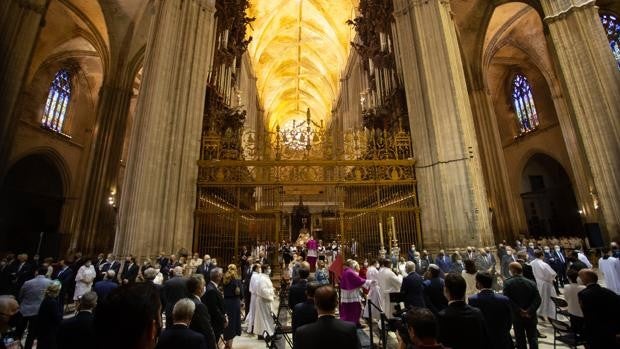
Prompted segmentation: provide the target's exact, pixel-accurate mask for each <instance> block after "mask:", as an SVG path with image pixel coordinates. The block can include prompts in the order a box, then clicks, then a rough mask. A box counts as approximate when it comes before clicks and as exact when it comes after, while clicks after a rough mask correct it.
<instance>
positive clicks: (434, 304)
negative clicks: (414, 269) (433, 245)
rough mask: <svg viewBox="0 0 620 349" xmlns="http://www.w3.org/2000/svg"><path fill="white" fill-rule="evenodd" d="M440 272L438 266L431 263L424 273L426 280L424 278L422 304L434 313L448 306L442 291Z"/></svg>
mask: <svg viewBox="0 0 620 349" xmlns="http://www.w3.org/2000/svg"><path fill="white" fill-rule="evenodd" d="M440 274H441V270H440V269H439V267H438V266H436V265H435V264H431V265H430V266H429V267H428V272H427V273H426V280H424V304H426V307H428V309H430V310H431V311H432V312H433V314H435V315H437V314H439V312H440V311H442V310H443V309H445V308H446V307H447V306H448V300H447V299H446V296H445V295H444V292H443V289H444V280H443V279H442V278H441V277H440Z"/></svg>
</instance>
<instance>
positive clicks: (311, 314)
mask: <svg viewBox="0 0 620 349" xmlns="http://www.w3.org/2000/svg"><path fill="white" fill-rule="evenodd" d="M319 286H320V284H319V283H317V282H316V281H313V282H309V283H308V286H307V287H306V301H305V302H302V303H297V304H296V305H295V307H294V308H293V319H292V324H291V325H292V326H291V327H292V330H293V340H294V339H295V330H297V329H298V328H299V327H301V326H303V325H307V324H311V323H313V322H315V321H316V320H317V319H318V317H319V314H318V313H317V311H316V306H315V305H314V292H315V291H316V289H317V288H319Z"/></svg>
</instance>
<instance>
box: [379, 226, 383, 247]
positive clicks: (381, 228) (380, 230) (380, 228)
mask: <svg viewBox="0 0 620 349" xmlns="http://www.w3.org/2000/svg"><path fill="white" fill-rule="evenodd" d="M379 238H380V239H381V246H382V247H383V224H381V222H379Z"/></svg>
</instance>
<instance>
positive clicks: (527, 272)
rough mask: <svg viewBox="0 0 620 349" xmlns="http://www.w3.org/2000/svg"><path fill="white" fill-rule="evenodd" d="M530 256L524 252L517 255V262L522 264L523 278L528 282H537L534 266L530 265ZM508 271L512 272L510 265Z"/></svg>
mask: <svg viewBox="0 0 620 349" xmlns="http://www.w3.org/2000/svg"><path fill="white" fill-rule="evenodd" d="M527 260H528V254H527V253H525V252H524V251H521V252H519V253H517V262H518V263H519V264H521V270H522V274H521V275H522V276H523V277H524V278H526V279H528V280H531V281H533V282H536V278H535V277H534V271H533V270H532V266H531V265H530V264H529V262H528V261H527ZM508 269H509V270H510V264H509V265H508Z"/></svg>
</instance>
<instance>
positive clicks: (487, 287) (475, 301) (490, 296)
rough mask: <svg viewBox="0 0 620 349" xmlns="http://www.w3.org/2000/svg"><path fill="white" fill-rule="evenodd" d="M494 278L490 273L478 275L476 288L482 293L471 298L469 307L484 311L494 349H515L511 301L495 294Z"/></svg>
mask: <svg viewBox="0 0 620 349" xmlns="http://www.w3.org/2000/svg"><path fill="white" fill-rule="evenodd" d="M492 287H493V276H492V275H491V274H490V273H488V272H480V273H478V274H476V288H477V289H478V290H479V291H480V292H478V294H475V295H473V296H471V297H469V301H468V303H469V305H471V306H472V307H476V308H478V309H480V311H482V315H484V320H485V322H486V325H487V328H488V334H489V339H490V342H491V343H493V348H494V349H514V343H513V342H512V337H511V336H510V329H511V328H512V313H511V312H512V311H511V307H510V299H508V297H506V296H504V295H500V294H497V293H495V291H493V289H492Z"/></svg>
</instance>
